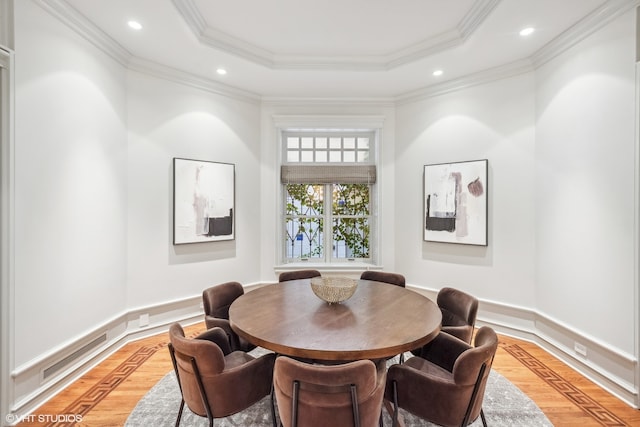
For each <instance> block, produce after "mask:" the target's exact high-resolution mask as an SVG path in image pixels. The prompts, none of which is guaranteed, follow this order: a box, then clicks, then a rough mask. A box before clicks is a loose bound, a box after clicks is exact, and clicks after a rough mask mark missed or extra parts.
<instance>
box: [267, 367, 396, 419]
mask: <svg viewBox="0 0 640 427" xmlns="http://www.w3.org/2000/svg"><path fill="white" fill-rule="evenodd" d="M385 369H386V368H385V365H384V363H380V364H378V366H376V364H374V363H373V362H372V361H371V360H357V361H355V362H348V363H344V364H340V365H313V364H308V363H304V362H300V361H298V360H294V359H291V358H289V357H286V356H280V357H278V359H276V363H275V368H274V373H273V388H274V394H275V396H276V402H277V404H278V405H277V406H278V413H279V414H280V420H281V422H282V425H283V426H284V427H297V426H304V427H324V426H342V427H344V426H351V425H353V426H357V427H373V426H376V425H382V398H383V395H384V388H385V378H386V373H385Z"/></svg>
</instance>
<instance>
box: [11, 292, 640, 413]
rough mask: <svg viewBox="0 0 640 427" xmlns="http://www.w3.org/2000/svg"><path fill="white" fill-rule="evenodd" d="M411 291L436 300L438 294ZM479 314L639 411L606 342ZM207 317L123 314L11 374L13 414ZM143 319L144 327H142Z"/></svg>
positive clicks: (548, 325)
mask: <svg viewBox="0 0 640 427" xmlns="http://www.w3.org/2000/svg"><path fill="white" fill-rule="evenodd" d="M262 285H263V284H261V283H255V284H251V285H247V286H246V287H245V288H246V291H247V292H249V291H251V290H252V289H255V288H257V287H260V286H262ZM407 287H408V288H409V289H411V290H414V291H416V292H418V293H420V294H423V295H425V296H427V297H428V298H431V299H433V300H435V297H436V294H437V291H436V290H432V289H425V288H419V287H415V286H407ZM478 313H479V315H478V321H477V323H478V326H481V325H489V326H491V327H492V328H494V329H495V330H496V332H498V333H501V334H504V335H508V336H512V337H515V338H518V339H522V340H525V341H529V342H532V343H535V344H537V345H539V346H540V347H541V348H542V349H544V350H545V351H547V352H548V353H549V354H551V355H553V356H554V357H556V358H558V359H560V360H562V361H563V362H564V363H566V364H567V365H569V366H571V367H572V368H573V369H575V370H576V371H578V372H579V373H580V374H582V375H584V376H585V377H587V378H589V379H590V380H591V381H593V382H594V383H596V384H598V385H599V386H600V387H602V388H604V389H605V390H607V391H609V392H610V393H612V394H613V395H614V396H616V397H618V398H619V399H620V400H622V401H624V402H625V403H627V404H629V405H630V406H631V407H634V408H637V406H636V405H635V402H636V401H637V397H638V388H637V386H636V385H635V384H634V378H635V370H636V369H637V363H638V361H637V359H636V358H634V357H633V356H632V355H629V354H626V353H624V352H621V351H617V350H615V349H610V348H607V347H606V346H605V345H604V344H603V343H601V342H598V341H597V340H595V339H593V338H590V337H588V336H585V335H584V334H581V333H580V332H579V331H576V330H573V329H572V328H570V327H567V326H566V325H563V324H561V323H560V322H558V321H556V320H554V319H551V318H549V317H548V316H545V315H543V314H541V313H538V312H536V311H534V310H531V309H527V308H523V307H517V306H512V305H508V304H503V303H497V302H493V301H480V308H479V310H478ZM202 319H203V312H202V308H201V296H200V295H197V296H193V297H190V298H185V299H182V300H177V301H169V302H165V303H161V304H156V305H149V306H145V307H139V308H135V309H132V310H130V311H128V312H126V313H123V314H121V315H118V316H116V317H114V318H113V319H111V320H109V321H107V322H105V323H104V324H102V325H99V326H98V327H96V328H94V329H93V330H92V331H90V332H88V333H87V334H85V335H84V336H83V337H78V338H76V339H74V340H71V341H70V342H67V343H65V344H63V345H61V346H59V347H58V348H56V349H54V350H52V351H51V352H49V353H48V354H46V355H44V356H42V357H40V358H38V359H35V360H33V361H31V362H29V363H28V364H25V365H22V366H20V367H18V368H16V369H15V370H14V371H13V372H12V373H11V377H12V379H13V387H14V396H16V397H17V398H16V399H15V402H14V404H13V405H12V407H11V413H12V414H14V415H16V416H17V417H19V416H22V415H26V414H29V413H31V412H33V411H34V410H36V409H37V408H38V407H39V406H41V405H42V404H44V403H45V402H46V401H48V400H49V399H51V398H52V397H53V396H55V395H56V394H57V393H59V392H60V391H62V390H63V389H64V388H65V387H67V386H68V385H69V384H71V383H73V382H74V381H76V380H77V379H79V378H80V377H81V376H82V375H84V374H85V373H86V372H88V371H89V370H91V369H92V368H94V367H95V366H96V365H98V364H99V363H100V362H102V361H103V360H105V359H106V358H107V357H109V356H110V355H112V354H113V353H115V352H116V351H118V350H119V349H120V348H122V347H123V346H124V345H126V344H128V343H130V342H133V341H136V340H139V339H142V338H146V337H149V336H153V335H157V334H160V333H164V332H166V331H167V330H168V328H169V326H170V325H171V324H172V323H174V322H180V323H181V324H183V325H188V324H193V323H197V322H201V321H202ZM141 321H142V323H144V324H141ZM147 323H148V324H147ZM105 333H106V336H107V340H106V342H104V343H101V345H99V346H97V347H95V348H92V349H91V350H90V351H88V352H87V353H85V354H83V355H82V356H80V357H78V358H76V359H73V360H71V361H70V363H69V365H68V366H65V367H63V368H61V369H60V370H59V371H56V373H55V374H54V375H51V376H50V377H49V378H47V379H46V380H45V379H44V377H43V372H44V370H45V369H47V367H50V366H53V365H55V364H56V363H60V361H63V360H65V358H68V357H69V355H70V354H73V353H74V352H76V351H78V349H80V348H82V347H83V346H85V345H86V344H87V343H89V342H91V341H92V340H94V339H95V338H96V337H97V336H100V335H101V334H105ZM575 342H579V343H581V344H582V345H584V346H585V347H586V348H587V349H588V352H587V356H586V357H584V356H581V355H579V354H577V353H576V352H575V351H574V350H573V343H575Z"/></svg>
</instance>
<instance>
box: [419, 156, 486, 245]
mask: <svg viewBox="0 0 640 427" xmlns="http://www.w3.org/2000/svg"><path fill="white" fill-rule="evenodd" d="M487 166H488V162H487V160H474V161H466V162H458V163H440V164H433V165H425V167H424V216H423V218H424V222H423V224H422V226H423V229H424V240H426V241H430V242H446V243H460V244H467V245H481V246H486V245H487Z"/></svg>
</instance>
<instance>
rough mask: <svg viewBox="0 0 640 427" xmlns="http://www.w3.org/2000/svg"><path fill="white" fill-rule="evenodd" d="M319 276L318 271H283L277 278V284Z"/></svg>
mask: <svg viewBox="0 0 640 427" xmlns="http://www.w3.org/2000/svg"><path fill="white" fill-rule="evenodd" d="M320 275H321V274H320V272H319V271H318V270H312V269H309V270H295V271H283V272H282V273H280V275H279V276H278V282H287V281H289V280H300V279H311V278H313V277H319V276H320Z"/></svg>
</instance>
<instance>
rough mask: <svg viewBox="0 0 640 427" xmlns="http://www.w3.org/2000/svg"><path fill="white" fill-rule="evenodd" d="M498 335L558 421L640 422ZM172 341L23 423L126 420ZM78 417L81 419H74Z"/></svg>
mask: <svg viewBox="0 0 640 427" xmlns="http://www.w3.org/2000/svg"><path fill="white" fill-rule="evenodd" d="M204 329H205V326H204V323H199V324H196V325H192V326H188V327H186V328H185V333H186V334H187V335H190V336H194V335H196V334H198V333H200V332H202V331H204ZM499 339H500V343H499V346H498V351H497V353H496V357H495V360H494V363H493V369H494V370H496V371H497V372H499V373H500V374H502V375H503V376H505V377H506V378H507V379H509V380H510V381H511V382H512V383H513V384H515V385H516V386H517V387H519V388H520V389H521V390H522V391H524V392H525V393H526V394H527V395H528V396H529V397H531V398H532V399H533V400H534V401H535V402H536V404H537V405H538V406H539V407H540V409H542V411H543V412H544V413H545V414H546V416H547V417H548V418H549V420H550V421H551V422H552V423H553V424H554V425H555V426H562V427H564V426H569V427H571V426H581V427H587V426H640V410H636V409H633V408H631V407H630V406H628V405H627V404H626V403H624V402H622V401H621V400H619V399H617V398H616V397H614V396H613V395H611V394H609V393H608V392H606V391H605V390H603V389H601V388H600V387H598V386H596V385H595V384H593V383H592V382H591V381H589V380H588V379H586V378H584V377H583V376H581V375H580V374H578V373H577V372H575V371H574V370H573V369H571V368H570V367H568V366H567V365H565V364H564V363H563V362H561V361H560V360H558V359H556V358H554V357H553V356H551V355H549V354H548V353H547V352H546V351H544V350H542V349H541V348H539V347H538V346H536V345H535V344H531V343H528V342H525V341H520V340H517V339H513V338H509V337H506V336H502V335H500V336H499ZM167 342H168V336H167V334H166V333H165V334H160V335H157V336H154V337H151V338H146V339H144V340H140V341H136V342H133V343H130V344H128V345H126V346H124V347H123V348H122V349H120V350H119V351H117V352H116V353H115V354H113V355H112V356H111V357H109V358H108V359H106V360H105V361H104V362H102V363H101V364H99V365H98V366H97V367H95V368H94V369H92V370H91V371H90V372H88V373H87V374H86V375H84V376H83V377H82V378H80V379H79V380H78V381H76V382H75V383H73V384H72V385H71V386H70V387H68V388H67V389H65V390H63V391H62V392H60V393H59V394H58V395H57V396H55V397H54V398H53V399H51V400H50V401H49V402H47V403H46V404H44V405H43V406H41V407H40V408H39V409H38V410H37V411H36V412H35V413H34V414H33V415H32V416H31V420H30V422H22V423H20V424H19V425H20V426H39V427H40V426H42V427H45V426H46V427H53V426H56V427H58V426H59V427H62V426H71V425H78V426H100V427H102V426H105V427H108V426H122V425H124V423H125V421H126V419H127V417H128V416H129V413H130V412H131V411H132V410H133V408H134V407H135V405H136V403H137V402H138V400H140V398H142V396H144V395H145V393H146V392H147V391H148V390H149V389H150V388H151V387H153V385H154V384H155V383H156V382H157V381H159V380H160V379H161V378H162V377H163V376H164V375H165V374H166V373H167V372H169V371H170V370H171V369H172V366H171V359H170V357H169V352H168V350H167ZM177 405H178V402H176V407H177ZM79 418H81V422H79V423H75V422H73V421H74V420H76V419H79ZM487 422H488V424H489V425H491V420H487Z"/></svg>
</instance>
